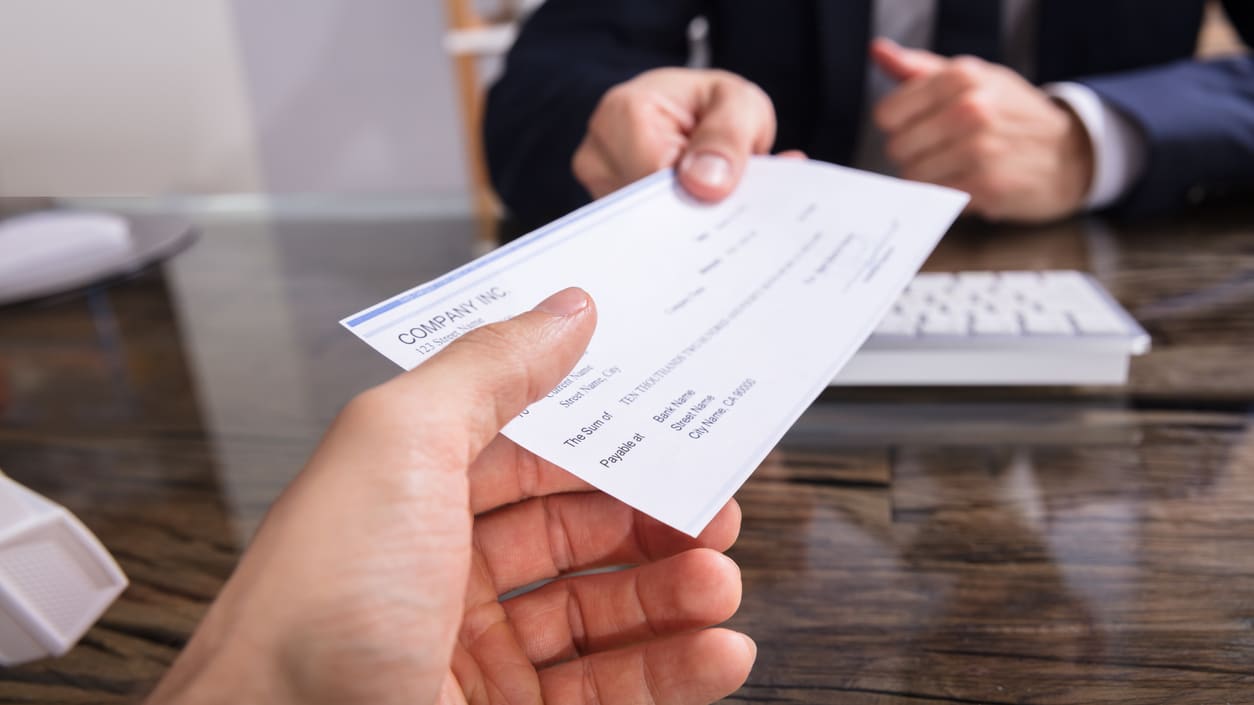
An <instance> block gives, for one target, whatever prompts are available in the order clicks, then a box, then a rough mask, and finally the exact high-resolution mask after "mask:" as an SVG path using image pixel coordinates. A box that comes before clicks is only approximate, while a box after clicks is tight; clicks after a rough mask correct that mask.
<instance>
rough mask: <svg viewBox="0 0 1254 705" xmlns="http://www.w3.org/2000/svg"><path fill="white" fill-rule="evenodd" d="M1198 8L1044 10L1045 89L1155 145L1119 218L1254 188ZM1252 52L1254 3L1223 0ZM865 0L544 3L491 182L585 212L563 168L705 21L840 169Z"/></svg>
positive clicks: (526, 46) (546, 210)
mask: <svg viewBox="0 0 1254 705" xmlns="http://www.w3.org/2000/svg"><path fill="white" fill-rule="evenodd" d="M1204 4H1205V3H1204V0H1041V2H1040V3H1039V7H1040V15H1039V17H1038V21H1037V31H1038V41H1037V49H1038V52H1037V53H1038V56H1037V75H1036V77H1035V78H1036V80H1037V81H1038V82H1040V83H1048V82H1051V81H1061V80H1077V81H1080V82H1082V83H1084V84H1086V85H1088V86H1089V87H1091V88H1092V89H1093V90H1095V91H1096V92H1097V93H1098V94H1099V95H1100V96H1101V97H1102V98H1103V99H1105V100H1106V101H1108V102H1109V103H1110V104H1112V105H1114V106H1115V107H1117V108H1118V109H1120V110H1121V111H1123V112H1124V113H1125V114H1126V115H1127V116H1128V117H1130V118H1131V119H1132V121H1133V122H1134V123H1135V124H1136V125H1138V126H1139V127H1140V129H1141V130H1142V132H1143V133H1144V135H1145V138H1146V144H1147V146H1148V150H1149V151H1148V155H1147V162H1146V166H1145V171H1144V174H1143V176H1142V177H1141V179H1140V180H1139V181H1138V182H1137V184H1136V185H1135V186H1134V188H1133V189H1132V191H1131V192H1130V193H1129V194H1127V196H1126V197H1125V198H1124V199H1123V200H1122V201H1121V202H1120V203H1119V204H1117V205H1116V209H1117V210H1119V211H1121V212H1124V213H1149V212H1159V211H1166V210H1173V209H1178V208H1181V207H1183V206H1185V205H1186V204H1189V203H1196V202H1198V201H1201V200H1206V199H1208V198H1210V197H1212V196H1215V195H1221V194H1224V193H1228V192H1232V191H1236V190H1242V189H1244V188H1246V187H1249V186H1251V185H1254V59H1252V58H1251V57H1249V56H1242V57H1238V58H1231V59H1225V60H1218V61H1210V62H1198V61H1194V60H1193V59H1192V56H1193V54H1194V51H1195V48H1196V43H1197V36H1198V31H1199V28H1200V26H1201V23H1202V15H1203V9H1204ZM1224 4H1225V5H1226V6H1227V9H1228V12H1229V15H1230V17H1231V19H1232V20H1233V23H1234V24H1235V25H1236V26H1237V28H1238V30H1239V31H1240V32H1241V33H1242V36H1243V37H1244V38H1245V40H1246V41H1247V43H1248V42H1250V41H1251V39H1252V38H1254V2H1251V1H1250V0H1227V1H1226V2H1225V3H1224ZM871 5H872V2H871V0H548V2H547V3H545V4H544V5H542V6H541V7H540V9H538V10H537V11H536V12H535V14H534V15H533V16H532V17H531V18H530V20H529V21H528V22H527V23H526V24H525V25H524V27H523V29H522V32H521V34H520V36H519V38H518V41H517V43H516V44H515V46H514V48H513V50H512V51H511V52H510V54H509V56H508V58H507V60H506V66H505V71H504V74H503V75H502V77H501V79H500V80H499V81H498V82H497V83H496V84H495V85H494V86H493V87H492V89H491V91H490V93H489V96H488V102H487V113H486V117H485V125H484V132H485V139H486V146H487V153H488V164H489V168H490V171H491V174H492V180H493V183H494V185H495V186H496V189H497V191H498V193H499V194H500V195H501V197H502V199H503V200H504V201H505V204H506V205H507V206H508V208H509V209H510V211H511V212H512V213H513V214H514V215H515V216H516V217H517V218H518V219H520V220H521V221H523V222H524V223H527V224H538V223H540V222H543V221H546V220H550V219H552V218H554V217H557V216H559V215H561V214H563V213H565V212H567V211H569V210H572V209H574V208H576V207H578V206H580V205H582V204H583V203H585V202H586V201H587V200H588V195H587V193H586V192H585V191H584V190H583V189H582V188H581V187H580V186H579V184H578V183H577V182H576V181H575V179H574V177H573V175H572V173H571V166H570V163H571V157H572V155H573V154H574V151H575V148H576V147H577V146H578V144H579V142H580V140H581V139H582V137H583V134H584V131H585V129H586V126H587V122H588V118H589V117H590V116H591V115H592V112H593V110H594V108H595V107H596V105H597V102H598V100H599V99H600V98H601V96H602V95H603V94H604V93H605V92H606V91H607V90H608V89H609V88H610V87H611V86H613V85H615V84H617V83H620V82H622V81H625V80H627V79H629V78H631V77H633V76H635V75H636V74H638V73H641V72H643V71H646V70H648V69H652V68H657V67H661V66H682V65H683V64H684V62H685V61H686V60H687V54H688V41H687V27H688V25H689V23H690V22H691V21H692V19H693V18H694V17H697V16H698V15H704V16H705V17H706V18H707V19H708V21H709V27H710V32H709V41H710V48H711V60H712V64H713V65H714V66H715V67H718V68H723V69H727V70H729V71H733V72H735V73H737V74H740V75H741V76H744V77H745V78H748V79H749V80H751V81H754V82H755V83H757V84H758V85H760V86H761V87H762V88H763V89H765V90H766V92H767V93H768V94H770V96H771V98H772V100H773V101H774V103H775V110H776V114H777V117H778V121H779V125H778V136H777V139H776V144H775V148H776V150H777V151H778V150H784V149H802V150H804V151H805V152H806V153H807V154H808V155H810V156H811V157H812V158H815V159H822V160H826V161H831V162H837V163H849V162H850V160H851V159H852V156H853V154H854V141H855V139H856V137H857V134H858V127H859V124H860V120H861V119H862V116H863V114H864V105H863V101H864V96H863V92H864V84H865V76H866V71H867V61H868V59H867V45H868V43H869V40H870V36H869V33H870V27H871Z"/></svg>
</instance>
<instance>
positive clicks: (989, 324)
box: [971, 311, 1020, 335]
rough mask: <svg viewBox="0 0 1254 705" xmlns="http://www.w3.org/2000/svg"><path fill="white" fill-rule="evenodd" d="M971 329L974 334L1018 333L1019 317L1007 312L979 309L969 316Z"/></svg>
mask: <svg viewBox="0 0 1254 705" xmlns="http://www.w3.org/2000/svg"><path fill="white" fill-rule="evenodd" d="M971 331H972V332H973V333H975V334H976V335H1018V334H1019V331H1020V328H1019V319H1018V318H1017V317H1016V316H1012V315H1010V314H1007V313H990V312H988V311H979V312H977V313H975V314H974V315H973V316H972V318H971Z"/></svg>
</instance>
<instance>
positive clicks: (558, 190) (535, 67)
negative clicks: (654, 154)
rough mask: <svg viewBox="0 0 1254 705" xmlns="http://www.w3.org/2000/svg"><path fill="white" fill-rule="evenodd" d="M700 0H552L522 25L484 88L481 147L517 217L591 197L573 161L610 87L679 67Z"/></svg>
mask: <svg viewBox="0 0 1254 705" xmlns="http://www.w3.org/2000/svg"><path fill="white" fill-rule="evenodd" d="M702 5H703V3H702V2H699V1H698V0H595V1H594V2H589V1H588V0H548V1H547V2H546V3H544V4H543V5H541V6H540V8H539V9H537V10H536V12H535V13H534V14H533V15H532V16H531V18H530V19H529V20H528V21H527V22H526V23H525V24H524V25H523V28H522V30H521V32H520V33H519V36H518V40H517V42H516V43H515V44H514V47H513V49H512V50H511V51H510V52H509V55H508V56H507V57H506V61H505V67H504V72H503V73H502V75H501V77H500V79H499V80H498V81H497V82H496V84H495V85H493V87H492V89H491V90H490V91H489V93H488V98H487V105H486V108H485V113H484V144H485V148H486V152H487V159H488V170H489V172H490V174H491V177H492V184H493V186H494V187H495V188H496V191H497V193H498V194H499V195H500V197H501V200H502V201H504V203H505V206H506V207H507V208H508V209H509V211H510V213H511V214H512V215H513V216H514V217H515V218H516V219H517V220H518V221H520V224H523V225H526V226H534V225H538V224H540V223H544V222H546V221H548V220H552V219H553V218H556V217H558V216H560V215H562V214H564V213H566V212H568V211H570V210H573V209H575V208H577V207H579V206H581V205H583V204H584V203H586V202H587V201H588V194H587V192H586V191H584V189H583V187H582V186H580V185H579V183H578V182H577V181H576V180H575V178H574V175H573V174H572V172H571V158H572V157H573V156H574V153H575V149H576V147H578V146H579V143H580V141H581V140H582V139H583V136H584V132H585V131H586V129H587V124H588V119H589V118H590V117H591V116H592V112H593V111H594V110H595V108H596V106H597V103H598V102H599V101H600V99H601V96H602V95H604V94H605V92H606V91H608V90H609V89H610V88H611V87H613V86H615V85H617V84H618V83H621V82H623V81H626V80H628V79H630V78H632V77H633V76H635V75H637V74H639V73H642V72H644V71H647V70H649V69H653V68H658V67H661V66H682V65H684V64H685V62H686V61H687V59H688V25H689V23H690V22H691V21H692V19H693V18H694V17H696V16H697V15H698V14H700V12H701V9H702Z"/></svg>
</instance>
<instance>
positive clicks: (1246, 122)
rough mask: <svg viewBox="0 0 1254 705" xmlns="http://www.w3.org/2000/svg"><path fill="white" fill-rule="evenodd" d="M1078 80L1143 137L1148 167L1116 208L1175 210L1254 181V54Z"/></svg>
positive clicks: (1246, 187) (1133, 211)
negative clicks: (1135, 128) (1126, 120)
mask: <svg viewBox="0 0 1254 705" xmlns="http://www.w3.org/2000/svg"><path fill="white" fill-rule="evenodd" d="M1247 29H1248V27H1247ZM1080 83H1083V84H1085V85H1087V86H1088V87H1089V88H1091V89H1092V90H1093V91H1094V92H1095V93H1097V95H1098V96H1100V97H1101V98H1102V100H1103V101H1105V102H1106V103H1107V104H1109V105H1111V106H1113V107H1114V108H1115V109H1116V110H1118V111H1120V112H1121V113H1122V114H1123V115H1124V116H1126V117H1127V118H1129V119H1130V120H1131V121H1132V123H1133V124H1134V125H1135V126H1136V127H1137V128H1139V130H1140V131H1141V134H1142V135H1143V136H1144V138H1145V140H1144V144H1145V147H1146V154H1145V162H1144V170H1143V172H1142V174H1141V176H1140V178H1139V179H1138V180H1137V181H1136V183H1135V184H1133V186H1132V188H1131V190H1130V191H1129V192H1128V193H1127V194H1126V195H1125V197H1124V198H1123V199H1122V200H1121V201H1120V202H1119V203H1118V204H1116V206H1115V210H1116V212H1118V213H1122V214H1125V215H1150V214H1154V213H1163V212H1169V211H1174V210H1180V209H1182V208H1184V207H1186V206H1188V205H1196V204H1198V203H1200V202H1202V201H1205V200H1208V199H1210V198H1213V197H1221V196H1226V195H1230V194H1233V193H1237V192H1244V191H1246V190H1249V189H1251V188H1254V57H1251V56H1249V55H1245V56H1237V57H1229V58H1225V59H1217V60H1211V61H1195V60H1188V61H1180V62H1176V63H1172V64H1167V65H1164V66H1160V67H1155V68H1149V69H1142V70H1138V71H1131V72H1127V73H1120V74H1114V75H1109V76H1100V77H1095V78H1089V79H1082V80H1081V81H1080Z"/></svg>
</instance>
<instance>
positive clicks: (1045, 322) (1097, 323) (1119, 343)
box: [832, 271, 1150, 386]
mask: <svg viewBox="0 0 1254 705" xmlns="http://www.w3.org/2000/svg"><path fill="white" fill-rule="evenodd" d="M1149 345H1150V339H1149V335H1148V334H1146V332H1145V331H1144V330H1143V329H1142V328H1141V326H1140V325H1138V324H1137V322H1136V321H1135V320H1133V318H1132V316H1130V315H1129V314H1128V312H1127V311H1125V310H1124V309H1123V307H1121V306H1120V305H1119V304H1118V302H1116V301H1115V300H1114V299H1113V298H1112V297H1111V296H1110V294H1109V293H1107V292H1106V290H1105V289H1103V288H1102V286H1101V285H1100V284H1098V283H1097V282H1096V281H1094V280H1093V278H1092V277H1089V276H1088V275H1086V274H1082V273H1080V272H1071V271H1046V272H959V273H956V274H950V273H924V274H919V275H918V276H917V277H915V279H914V281H913V282H912V283H911V284H910V286H909V287H908V288H907V289H906V291H905V292H904V293H903V294H902V295H901V298H900V299H898V300H897V303H896V304H895V305H894V306H893V309H892V310H891V311H890V312H889V313H888V315H887V316H885V317H884V319H883V320H882V321H881V322H880V325H879V327H878V328H877V329H876V331H875V333H874V334H873V335H872V336H871V338H870V339H869V340H867V342H866V344H865V345H863V346H862V349H861V350H859V351H858V354H857V355H855V356H854V358H853V359H852V360H850V362H849V364H848V365H846V366H845V368H844V369H843V370H841V372H840V374H838V375H837V376H836V378H835V379H834V380H832V384H833V385H845V386H847V385H903V386H904V385H1056V384H1059V385H1080V384H1083V385H1088V384H1098V385H1108V384H1123V383H1124V382H1125V381H1126V380H1127V374H1128V361H1129V358H1130V357H1131V356H1132V355H1140V354H1141V353H1144V352H1146V351H1147V350H1149Z"/></svg>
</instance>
